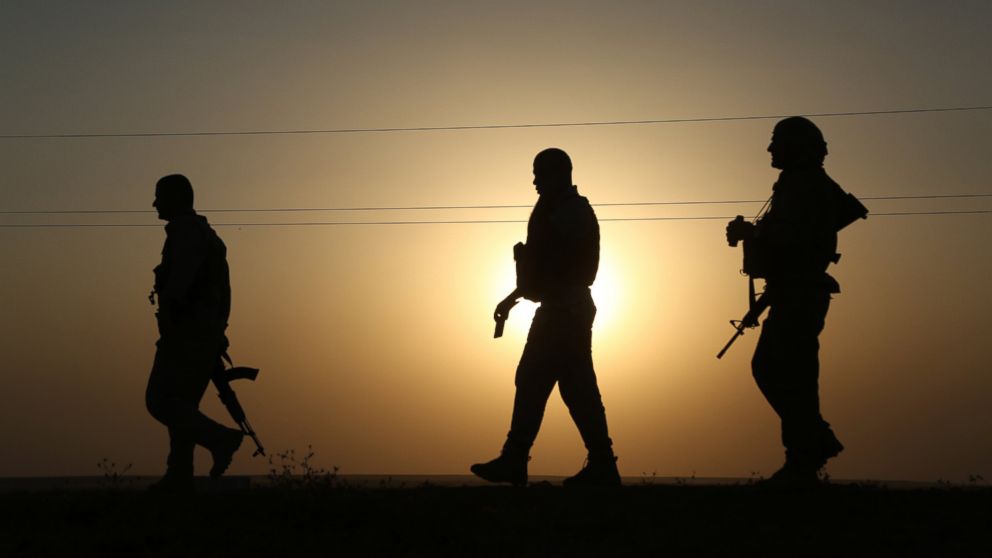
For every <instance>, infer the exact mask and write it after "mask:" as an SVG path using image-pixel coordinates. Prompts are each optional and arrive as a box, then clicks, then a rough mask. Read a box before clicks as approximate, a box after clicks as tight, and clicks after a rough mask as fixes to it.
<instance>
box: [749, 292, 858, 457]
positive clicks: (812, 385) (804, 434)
mask: <svg viewBox="0 0 992 558" xmlns="http://www.w3.org/2000/svg"><path fill="white" fill-rule="evenodd" d="M828 305H829V295H826V294H822V295H820V294H805V295H802V296H792V297H788V298H784V299H780V301H779V303H778V304H776V305H773V307H772V309H771V311H770V313H769V317H768V319H766V320H765V322H764V324H763V325H762V331H761V337H760V339H759V341H758V346H757V348H756V349H755V354H754V359H753V360H752V369H753V373H754V378H755V380H756V382H757V383H758V386H759V388H760V389H761V391H762V393H763V394H764V395H765V398H766V399H767V400H768V402H769V404H770V405H771V406H772V408H773V409H774V410H775V412H776V413H777V414H778V415H779V417H780V418H781V421H782V443H783V445H784V446H785V447H786V452H787V458H788V460H789V461H792V462H795V463H801V464H802V465H803V466H806V467H811V468H817V469H818V468H819V467H821V466H822V465H823V463H824V462H825V458H822V457H821V454H823V453H824V452H825V451H826V450H824V449H822V448H823V447H825V446H827V445H831V440H832V444H836V448H835V449H834V450H833V453H832V454H831V455H829V456H831V457H832V455H836V453H837V452H839V451H840V449H839V447H840V446H839V442H837V441H836V438H834V437H833V433H832V431H830V428H829V425H828V424H827V423H826V422H825V421H824V420H823V418H822V417H821V415H820V404H819V385H818V383H819V357H818V351H819V341H818V339H817V338H818V335H819V333H820V331H821V330H822V329H823V323H824V318H825V316H826V311H827V307H828ZM828 453H829V452H828Z"/></svg>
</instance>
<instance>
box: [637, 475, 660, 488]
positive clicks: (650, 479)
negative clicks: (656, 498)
mask: <svg viewBox="0 0 992 558" xmlns="http://www.w3.org/2000/svg"><path fill="white" fill-rule="evenodd" d="M657 480H658V471H651V474H650V475H649V474H648V473H641V485H642V486H654V483H655V481H657Z"/></svg>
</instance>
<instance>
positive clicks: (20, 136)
mask: <svg viewBox="0 0 992 558" xmlns="http://www.w3.org/2000/svg"><path fill="white" fill-rule="evenodd" d="M983 110H992V106H973V107H936V108H916V109H897V110H869V111H856V112H855V111H850V112H820V113H811V114H805V115H803V116H807V117H815V118H827V117H835V116H879V115H889V114H919V113H926V112H971V111H983ZM789 116H795V115H793V114H774V115H772V114H769V115H753V116H715V117H698V118H665V119H645V120H601V121H588V122H546V123H521V124H471V125H464V126H411V127H388V128H327V129H296V130H239V131H230V130H215V131H188V132H87V133H63V134H3V135H0V139H7V140H28V139H97V138H153V137H203V136H274V135H303V134H367V133H389V132H442V131H463V130H505V129H511V128H516V129H521V128H573V127H581V126H630V125H645V124H684V123H698V122H733V121H741V120H771V119H782V118H788V117H789Z"/></svg>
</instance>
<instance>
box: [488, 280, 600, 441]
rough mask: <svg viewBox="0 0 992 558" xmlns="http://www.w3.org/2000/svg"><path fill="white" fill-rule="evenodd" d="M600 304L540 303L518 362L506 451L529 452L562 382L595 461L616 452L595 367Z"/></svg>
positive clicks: (573, 416)
mask: <svg viewBox="0 0 992 558" xmlns="http://www.w3.org/2000/svg"><path fill="white" fill-rule="evenodd" d="M595 315H596V307H595V305H593V304H592V301H591V299H590V300H589V302H588V303H587V304H583V305H581V306H579V307H569V308H546V307H544V306H541V307H540V308H538V309H537V312H536V313H535V314H534V321H533V323H532V324H531V326H530V333H528V335H527V344H526V346H525V347H524V352H523V356H521V357H520V364H519V365H518V366H517V374H516V380H515V384H516V388H517V389H516V395H515V397H514V400H513V418H512V419H511V422H510V432H509V434H507V438H506V444H505V445H504V446H503V452H504V453H506V454H509V455H517V456H525V455H527V454H528V452H529V451H530V447H531V445H533V443H534V439H535V438H536V437H537V432H538V430H539V429H540V428H541V421H542V420H543V418H544V409H545V406H546V404H547V402H548V397H549V396H550V395H551V391H552V390H553V389H554V387H555V384H556V383H557V384H558V391H559V392H560V393H561V398H562V400H563V401H564V402H565V405H566V406H567V407H568V412H569V413H570V414H571V415H572V420H573V421H575V425H576V426H577V427H578V429H579V433H580V434H581V436H582V440H583V442H584V443H585V446H586V449H587V450H588V451H589V457H590V459H595V458H599V457H602V458H608V457H612V456H613V449H612V447H613V442H612V441H611V440H610V437H609V433H608V430H607V427H606V411H605V409H604V408H603V402H602V398H601V397H600V393H599V386H597V384H596V373H595V371H594V370H593V365H592V322H593V318H594V317H595Z"/></svg>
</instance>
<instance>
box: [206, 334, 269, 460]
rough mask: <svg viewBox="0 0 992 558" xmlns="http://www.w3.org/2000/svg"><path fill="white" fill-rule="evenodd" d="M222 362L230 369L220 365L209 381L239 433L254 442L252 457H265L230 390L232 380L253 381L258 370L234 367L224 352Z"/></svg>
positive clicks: (260, 443)
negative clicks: (229, 366)
mask: <svg viewBox="0 0 992 558" xmlns="http://www.w3.org/2000/svg"><path fill="white" fill-rule="evenodd" d="M223 357H224V360H225V361H227V363H228V364H229V365H231V368H224V364H223V363H220V364H218V365H217V368H216V369H214V371H213V373H212V374H211V375H210V379H211V380H212V381H213V383H214V387H216V388H217V396H218V397H220V401H221V403H223V404H224V407H226V408H227V412H228V413H230V414H231V418H232V419H234V422H236V423H238V427H239V428H241V432H242V433H243V434H244V435H245V436H249V437H251V439H252V441H253V442H255V448H256V449H255V453H253V454H251V456H252V457H255V456H256V455H261V456H264V455H265V448H263V447H262V442H260V441H259V440H258V435H256V434H255V430H254V429H253V428H252V427H251V424H250V423H249V422H248V417H246V416H245V410H244V409H243V408H241V403H240V402H238V396H237V394H235V393H234V390H233V389H231V382H232V381H234V380H251V381H253V382H254V381H255V378H257V377H258V368H249V367H247V366H234V363H233V362H232V361H231V357H230V356H228V354H227V353H226V352H225V353H224V355H223Z"/></svg>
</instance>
